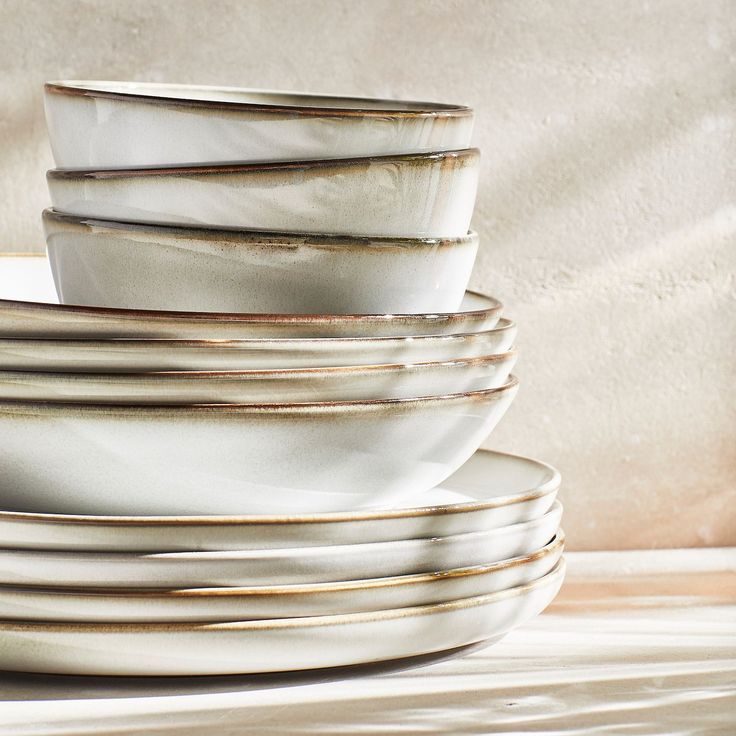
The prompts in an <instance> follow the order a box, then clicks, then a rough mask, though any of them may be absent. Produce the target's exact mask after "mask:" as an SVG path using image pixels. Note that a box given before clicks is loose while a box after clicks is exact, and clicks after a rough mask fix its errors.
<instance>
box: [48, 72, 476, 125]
mask: <svg viewBox="0 0 736 736" xmlns="http://www.w3.org/2000/svg"><path fill="white" fill-rule="evenodd" d="M115 85H123V86H122V87H121V88H120V89H117V90H114V89H104V87H105V86H108V87H113V86H115ZM126 85H132V86H137V87H148V88H149V89H152V90H153V89H157V88H158V89H159V90H161V91H163V90H165V89H168V90H171V91H176V90H177V89H196V90H213V91H219V92H227V93H230V94H232V93H235V94H251V95H271V96H275V95H282V96H284V97H302V98H313V99H315V100H330V101H334V102H335V103H336V104H335V105H334V106H327V107H313V106H310V105H274V104H268V103H257V102H236V101H233V100H206V99H202V98H191V97H176V96H169V95H146V94H141V93H137V92H133V91H124V90H125V86H126ZM44 90H45V91H46V92H47V93H50V94H58V95H69V96H75V97H99V98H104V99H108V100H119V101H121V102H142V103H147V104H153V105H162V104H163V105H171V106H175V107H198V108H205V109H210V110H230V111H238V110H241V111H245V112H263V113H269V112H273V113H289V114H292V115H294V114H297V115H305V116H310V117H311V116H313V117H343V116H344V117H378V118H382V119H383V118H386V117H409V118H422V117H469V116H472V115H473V110H472V109H471V108H470V107H467V106H466V105H455V104H447V103H441V102H421V101H415V100H390V99H381V98H373V97H350V96H344V95H327V94H324V95H323V94H315V93H304V92H288V91H285V92H279V91H271V90H258V89H248V88H245V87H242V88H241V87H218V86H210V85H196V84H192V85H187V84H160V83H156V82H133V83H130V82H128V83H126V82H115V81H112V80H110V81H103V80H81V79H80V80H58V81H51V82H46V83H45V84H44ZM340 100H345V101H351V102H357V103H360V102H365V103H372V104H373V105H374V107H365V108H362V107H340V106H339V104H337V103H338V102H339V101H340ZM381 103H385V104H386V105H387V107H385V108H381V107H378V105H380V104H381ZM397 104H404V105H406V106H407V109H401V108H398V109H397V108H396V107H395V105H397ZM409 106H411V107H412V108H415V109H409Z"/></svg>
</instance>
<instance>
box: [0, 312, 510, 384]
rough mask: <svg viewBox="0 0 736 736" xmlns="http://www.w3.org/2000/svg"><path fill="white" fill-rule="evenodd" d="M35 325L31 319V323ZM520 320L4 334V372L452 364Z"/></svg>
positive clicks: (498, 346) (489, 349) (494, 344)
mask: <svg viewBox="0 0 736 736" xmlns="http://www.w3.org/2000/svg"><path fill="white" fill-rule="evenodd" d="M29 324H30V322H29ZM515 337H516V324H515V323H514V322H512V321H511V320H509V319H502V320H500V321H499V323H498V325H497V326H496V327H494V328H493V329H492V330H485V331H483V332H472V333H467V334H457V335H419V336H416V337H378V338H371V337H332V338H304V339H296V338H275V339H267V338H253V339H247V340H246V339H244V340H159V339H151V340H148V339H109V340H108V339H105V340H87V339H83V338H75V339H51V338H40V339H39V338H0V369H3V370H11V371H49V372H55V371H56V372H80V373H129V372H130V373H135V372H151V371H190V370H191V371H232V370H274V369H275V370H280V369H286V368H289V369H293V368H329V367H335V366H356V365H363V366H365V365H385V364H397V363H401V364H407V363H422V362H438V361H453V360H460V359H467V358H476V357H481V356H487V355H494V354H498V353H503V352H506V351H508V350H509V348H511V346H512V345H513V342H514V338H515Z"/></svg>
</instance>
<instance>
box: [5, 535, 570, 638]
mask: <svg viewBox="0 0 736 736" xmlns="http://www.w3.org/2000/svg"><path fill="white" fill-rule="evenodd" d="M563 547H564V535H563V534H562V533H561V532H560V533H559V534H558V535H556V536H555V538H554V539H553V540H552V541H551V542H550V543H549V544H547V545H545V546H544V547H542V548H541V549H538V550H535V551H534V552H532V553H531V554H529V555H524V556H520V557H513V558H510V559H507V560H501V561H499V562H495V563H490V564H484V565H476V566H474V567H463V568H455V569H452V570H437V571H434V572H432V573H425V574H417V575H404V576H399V577H386V578H373V579H368V580H355V581H351V582H346V583H314V584H311V585H310V584H307V585H284V586H275V585H265V586H263V585H261V586H256V587H252V588H244V587H239V588H238V587H228V588H189V589H177V590H163V591H157V590H149V591H141V590H114V591H113V590H109V591H105V590H99V589H92V588H43V587H38V586H33V587H20V586H9V585H0V619H5V620H11V619H13V620H24V621H60V622H74V621H76V622H80V623H93V622H109V623H115V622H122V623H136V622H140V623H155V622H179V621H213V622H217V621H248V620H254V619H269V618H292V617H300V616H329V615H337V614H345V613H361V612H368V611H383V610H387V609H391V608H406V607H407V606H424V605H432V604H439V603H445V602H447V601H452V600H457V599H459V598H469V597H471V596H477V595H487V594H488V593H495V592H497V591H500V590H506V589H508V588H512V587H515V586H517V585H523V584H525V583H531V582H532V581H534V580H537V579H538V578H540V577H542V576H543V575H546V574H547V573H548V572H550V570H552V568H553V567H554V566H555V565H556V564H557V562H558V561H559V559H560V557H561V555H562V550H563Z"/></svg>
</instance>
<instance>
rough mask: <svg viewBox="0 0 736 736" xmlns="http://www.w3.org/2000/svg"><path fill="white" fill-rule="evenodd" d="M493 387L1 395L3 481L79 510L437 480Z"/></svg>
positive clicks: (243, 502)
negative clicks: (141, 402)
mask: <svg viewBox="0 0 736 736" xmlns="http://www.w3.org/2000/svg"><path fill="white" fill-rule="evenodd" d="M517 388H518V381H517V380H516V378H514V377H513V376H512V377H510V378H509V380H508V381H507V382H506V384H504V385H503V386H501V387H500V388H494V389H488V390H486V391H476V392H472V393H461V394H451V395H447V396H435V397H424V398H417V399H391V400H382V401H344V402H315V403H309V404H301V403H300V404H273V405H265V404H195V405H190V406H115V405H107V406H106V405H102V404H82V403H63V402H33V401H25V402H24V401H4V402H0V436H2V437H3V448H2V452H0V494H2V496H3V498H5V499H7V503H8V504H9V505H10V506H11V507H14V508H19V507H22V508H24V509H25V510H27V511H42V512H52V513H53V512H58V513H82V514H85V513H87V514H156V515H158V514H167V515H174V516H176V515H179V514H248V513H301V512H322V511H342V510H350V509H357V508H362V507H367V506H378V505H386V504H391V503H392V502H395V501H397V500H399V499H400V498H402V497H403V498H406V497H408V496H411V495H412V494H414V493H420V492H422V491H425V490H428V489H429V488H432V487H433V486H435V485H438V484H439V483H441V482H442V481H443V480H445V478H447V477H448V476H449V475H451V474H452V473H453V472H454V471H455V470H457V469H458V468H459V467H460V466H461V465H462V464H463V463H464V462H465V461H466V460H467V459H468V458H469V457H470V456H471V455H472V454H473V453H474V452H475V451H476V450H477V449H478V447H479V446H480V444H481V443H482V442H483V441H484V440H485V439H486V437H487V436H488V434H489V433H490V432H491V431H492V430H493V428H494V427H495V426H496V424H497V423H498V422H499V421H500V419H501V417H502V416H503V415H504V413H505V412H506V410H507V409H508V407H509V405H510V404H511V401H512V400H513V398H514V396H515V394H516V391H517Z"/></svg>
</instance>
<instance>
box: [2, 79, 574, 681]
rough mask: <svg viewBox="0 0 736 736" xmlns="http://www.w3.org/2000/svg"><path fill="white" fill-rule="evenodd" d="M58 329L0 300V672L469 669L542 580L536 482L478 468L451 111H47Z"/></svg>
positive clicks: (54, 89) (205, 107)
mask: <svg viewBox="0 0 736 736" xmlns="http://www.w3.org/2000/svg"><path fill="white" fill-rule="evenodd" d="M46 113H47V120H48V124H49V133H50V137H51V143H52V148H53V152H54V157H55V160H56V164H57V166H59V167H60V168H57V169H54V170H53V171H50V172H49V174H48V182H49V188H50V191H51V198H52V201H53V209H51V210H47V211H46V212H44V215H43V218H44V225H45V230H46V237H47V248H48V255H49V261H50V265H51V270H52V272H53V277H54V282H55V285H56V290H57V293H58V295H59V300H60V302H61V304H45V303H38V302H31V301H10V300H5V301H0V434H1V435H2V452H1V453H0V543H1V544H2V549H0V619H2V620H1V621H0V669H6V670H7V669H12V670H25V671H35V672H50V673H72V674H94V675H104V674H110V675H183V674H187V675H204V674H228V673H257V672H272V671H284V670H289V671H290V670H301V669H312V668H321V667H335V666H342V665H353V664H360V663H367V662H377V661H385V660H396V659H402V658H406V657H415V656H419V655H426V654H431V653H439V652H446V651H448V650H452V649H454V648H457V647H462V646H465V645H468V644H472V643H476V642H481V641H494V640H496V639H497V638H499V637H500V636H502V635H503V634H505V633H506V632H508V631H509V630H510V629H512V628H514V627H515V626H518V625H520V624H521V623H523V622H524V621H526V620H528V619H529V618H530V617H532V616H534V615H536V614H537V613H539V612H540V611H541V610H543V609H544V608H545V607H546V606H547V604H548V603H549V602H550V601H551V600H552V598H553V597H554V596H555V594H556V592H557V590H558V589H559V587H560V585H561V583H562V578H563V575H564V561H563V560H562V556H561V555H562V548H563V544H564V535H563V533H562V531H561V529H560V516H561V511H562V509H561V506H560V504H559V502H558V501H556V500H555V496H556V493H557V490H558V488H559V484H560V478H559V474H558V473H557V471H556V470H554V469H553V468H552V467H551V466H549V465H546V464H544V463H541V462H538V461H535V460H531V459H528V458H523V457H519V456H513V455H506V454H502V453H494V452H488V451H482V450H478V448H479V447H480V445H481V443H482V442H483V441H484V440H485V439H486V438H487V436H488V435H489V433H490V432H491V431H492V430H493V428H494V427H495V426H496V424H497V423H498V422H499V421H500V419H501V418H502V416H503V414H504V413H505V411H506V410H507V409H508V407H509V405H510V403H511V401H512V399H513V397H514V395H515V393H516V390H517V386H518V382H517V380H516V379H515V378H514V377H513V376H511V370H512V368H513V366H514V363H515V361H516V353H515V351H514V349H513V343H514V337H515V333H516V326H515V324H514V323H513V322H512V321H511V320H509V319H507V318H502V317H501V312H502V306H501V304H500V303H499V302H498V301H497V300H495V299H493V298H491V297H488V296H483V295H481V294H476V293H473V292H466V291H465V289H466V287H467V284H468V281H469V277H470V272H471V270H472V267H473V262H474V259H475V255H476V252H477V249H478V238H477V235H476V234H475V233H473V232H472V231H469V224H470V219H471V215H472V211H473V207H474V202H475V192H476V186H477V178H478V161H479V153H478V151H477V150H475V149H472V148H468V145H469V140H470V134H471V129H472V122H473V116H472V111H471V110H470V109H468V108H465V107H461V106H456V105H443V104H433V103H419V102H401V101H395V100H394V101H385V100H369V99H357V98H337V97H323V96H314V95H306V94H296V93H273V92H253V91H248V90H237V89H229V88H205V87H191V86H174V85H149V84H134V83H119V82H114V83H112V82H63V83H52V84H48V85H47V86H46Z"/></svg>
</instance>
